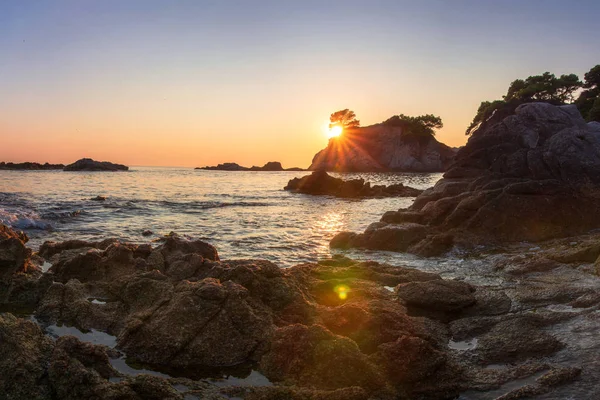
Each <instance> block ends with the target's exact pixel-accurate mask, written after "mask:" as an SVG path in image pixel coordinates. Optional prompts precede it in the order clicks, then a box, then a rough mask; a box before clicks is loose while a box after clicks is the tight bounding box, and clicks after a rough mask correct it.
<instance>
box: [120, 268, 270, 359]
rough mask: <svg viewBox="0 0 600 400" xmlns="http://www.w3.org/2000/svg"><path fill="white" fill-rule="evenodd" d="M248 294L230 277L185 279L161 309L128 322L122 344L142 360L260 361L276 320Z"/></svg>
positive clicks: (122, 336)
mask: <svg viewBox="0 0 600 400" xmlns="http://www.w3.org/2000/svg"><path fill="white" fill-rule="evenodd" d="M247 297H248V294H247V290H246V289H245V288H244V287H242V286H240V285H237V284H235V283H233V282H231V281H227V282H224V283H223V284H221V283H219V281H217V280H215V279H212V278H206V279H204V280H202V281H199V282H182V283H181V284H179V285H178V286H177V287H175V288H174V291H173V292H172V294H171V299H170V300H169V302H168V303H167V304H165V305H164V306H163V307H162V308H161V309H160V312H155V313H154V314H153V315H149V316H144V318H143V319H133V320H131V321H130V322H129V323H128V325H127V327H126V329H125V331H124V332H122V333H121V335H120V336H119V347H120V348H121V349H123V350H124V351H126V352H127V354H128V355H130V356H132V357H135V358H136V359H137V360H139V361H142V362H145V363H148V364H154V365H168V366H170V367H174V368H194V367H196V368H200V367H204V368H206V367H213V368H214V367H227V366H232V365H238V364H242V363H244V362H248V361H251V360H255V361H256V360H257V358H258V357H260V355H261V354H262V353H264V351H265V346H266V344H267V343H268V341H269V338H270V336H271V329H272V327H271V325H272V320H271V317H270V315H269V313H268V311H267V310H265V309H262V310H261V308H259V307H257V305H256V304H253V303H252V302H249V301H247V300H246V298H247ZM175 327H176V329H174V328H175ZM223 349H227V350H226V351H223Z"/></svg>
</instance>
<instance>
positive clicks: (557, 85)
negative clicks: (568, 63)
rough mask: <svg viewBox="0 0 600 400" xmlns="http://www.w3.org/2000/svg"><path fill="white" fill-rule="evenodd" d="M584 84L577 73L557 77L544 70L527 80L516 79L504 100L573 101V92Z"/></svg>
mask: <svg viewBox="0 0 600 400" xmlns="http://www.w3.org/2000/svg"><path fill="white" fill-rule="evenodd" d="M582 85H583V83H582V82H581V81H580V80H579V77H578V76H577V75H575V74H569V75H561V76H560V77H559V78H557V77H556V76H555V75H554V74H551V73H550V72H544V73H543V74H542V75H534V76H530V77H529V78H527V79H525V80H523V79H516V80H514V81H513V82H512V83H511V84H510V86H509V87H508V91H507V92H506V95H505V96H504V100H505V101H512V100H519V101H523V102H525V101H554V102H561V103H565V102H572V101H573V93H575V91H576V90H577V89H579V88H580V87H581V86H582Z"/></svg>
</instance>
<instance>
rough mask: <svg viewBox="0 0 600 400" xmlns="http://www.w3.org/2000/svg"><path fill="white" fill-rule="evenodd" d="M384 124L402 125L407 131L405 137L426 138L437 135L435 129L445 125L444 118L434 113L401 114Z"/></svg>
mask: <svg viewBox="0 0 600 400" xmlns="http://www.w3.org/2000/svg"><path fill="white" fill-rule="evenodd" d="M382 124H383V125H386V126H399V127H401V128H402V130H403V131H404V132H405V133H404V136H405V137H408V136H415V137H424V138H427V137H432V136H435V129H440V128H443V127H444V124H443V123H442V119H441V118H440V117H437V116H435V115H433V114H426V115H419V116H418V117H411V116H408V115H404V114H399V115H394V116H393V117H391V118H388V119H387V120H385V121H384V122H383V123H382Z"/></svg>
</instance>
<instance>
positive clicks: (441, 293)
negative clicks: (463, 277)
mask: <svg viewBox="0 0 600 400" xmlns="http://www.w3.org/2000/svg"><path fill="white" fill-rule="evenodd" d="M396 291H397V294H398V297H399V298H400V299H402V300H403V301H404V303H405V304H406V306H407V307H408V310H409V313H411V314H414V315H427V316H431V317H433V318H442V319H448V318H452V315H453V314H457V313H459V312H460V311H462V310H464V309H465V308H467V307H469V306H472V305H473V304H475V302H476V298H475V296H474V295H473V292H474V288H473V287H472V286H471V285H469V284H467V283H464V282H459V281H446V280H432V281H427V282H409V283H405V284H401V285H399V286H398V287H397V288H396Z"/></svg>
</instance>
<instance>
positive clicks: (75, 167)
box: [64, 158, 129, 171]
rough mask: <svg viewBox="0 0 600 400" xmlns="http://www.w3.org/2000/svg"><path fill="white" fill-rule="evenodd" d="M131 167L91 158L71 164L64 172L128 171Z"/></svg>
mask: <svg viewBox="0 0 600 400" xmlns="http://www.w3.org/2000/svg"><path fill="white" fill-rule="evenodd" d="M128 170H129V167H127V166H125V165H122V164H113V163H111V162H108V161H95V160H92V159H91V158H82V159H81V160H77V161H75V162H74V163H73V164H69V165H67V166H66V167H65V168H64V171H128Z"/></svg>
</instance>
